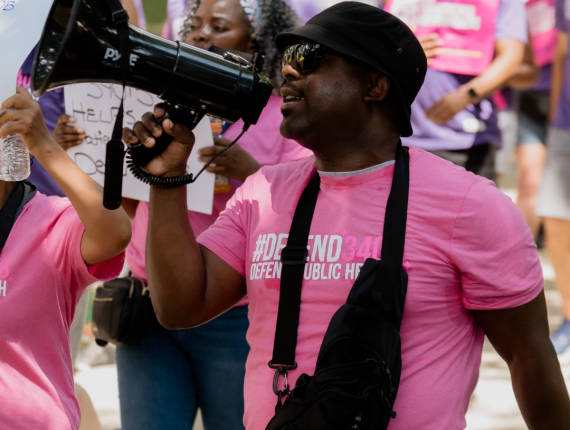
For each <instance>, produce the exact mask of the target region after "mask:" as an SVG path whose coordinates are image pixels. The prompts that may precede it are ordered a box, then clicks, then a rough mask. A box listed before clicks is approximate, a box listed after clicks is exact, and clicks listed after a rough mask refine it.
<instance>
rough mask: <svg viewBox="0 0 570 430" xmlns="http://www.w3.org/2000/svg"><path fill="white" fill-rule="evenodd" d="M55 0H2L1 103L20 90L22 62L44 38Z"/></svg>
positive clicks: (0, 4) (0, 13)
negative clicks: (45, 27) (17, 84)
mask: <svg viewBox="0 0 570 430" xmlns="http://www.w3.org/2000/svg"><path fill="white" fill-rule="evenodd" d="M51 5H52V1H51V0H0V40H1V41H2V49H0V64H1V65H2V67H0V103H2V102H3V101H4V100H6V99H7V98H8V97H11V96H13V95H14V94H16V78H17V76H18V71H19V70H20V67H22V63H23V62H24V60H25V59H26V58H27V57H28V54H29V53H30V52H31V51H32V49H33V48H34V46H36V44H37V43H38V41H39V40H40V36H41V35H42V30H43V28H44V24H45V22H46V19H47V16H48V13H49V11H50V8H51Z"/></svg>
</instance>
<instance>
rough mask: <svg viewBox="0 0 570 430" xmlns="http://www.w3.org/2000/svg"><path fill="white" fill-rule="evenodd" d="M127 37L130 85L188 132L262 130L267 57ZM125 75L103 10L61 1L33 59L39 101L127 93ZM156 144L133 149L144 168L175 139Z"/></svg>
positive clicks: (99, 0)
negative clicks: (65, 93)
mask: <svg viewBox="0 0 570 430" xmlns="http://www.w3.org/2000/svg"><path fill="white" fill-rule="evenodd" d="M128 31H129V39H130V59H129V65H130V68H129V73H128V78H127V82H126V83H127V85H128V86H130V87H134V88H137V89H141V90H144V91H147V92H149V93H152V94H155V95H157V96H158V97H160V98H161V99H163V100H164V101H165V102H166V103H167V105H168V106H167V117H170V118H172V120H173V121H175V122H178V123H181V124H183V125H185V126H186V127H188V128H189V129H193V128H194V127H195V126H196V125H197V124H198V123H199V122H200V120H201V119H202V118H203V117H204V115H210V117H214V119H215V120H220V121H227V122H230V123H234V122H236V121H238V120H239V119H242V120H243V121H244V123H245V124H246V125H251V124H256V123H257V120H258V119H259V116H260V114H261V111H262V110H263V108H264V107H265V106H266V104H267V101H268V100H269V97H270V95H271V92H272V90H273V84H272V83H271V81H270V80H269V79H268V78H266V77H265V76H262V75H260V74H259V73H258V71H259V69H260V68H261V65H262V63H263V57H262V56H259V55H257V54H254V55H253V56H251V55H248V54H244V53H239V52H234V51H228V50H223V49H220V48H217V47H214V46H213V47H212V48H211V49H210V50H209V51H206V50H203V49H199V48H196V47H193V46H190V45H187V44H184V43H180V42H172V41H170V40H167V39H163V38H161V37H158V36H155V35H153V34H151V33H149V32H147V31H144V30H142V29H140V28H138V27H136V26H134V25H132V24H130V23H129V25H128ZM121 72H122V71H121V53H120V48H119V36H118V32H117V28H116V26H115V24H114V21H113V16H112V13H111V11H110V10H109V8H108V7H107V5H106V4H105V2H104V1H103V0H55V1H54V3H53V6H52V8H51V11H50V13H49V16H48V19H47V21H46V25H45V28H44V31H43V34H42V37H41V39H40V42H39V44H38V48H37V50H36V56H35V59H34V66H33V69H32V77H31V87H32V91H33V93H34V95H35V96H40V95H42V94H43V93H44V92H45V91H48V90H51V89H55V88H59V87H61V86H64V85H69V84H77V83H86V82H103V83H110V84H118V85H121V84H122V82H123V79H122V73H121ZM165 118H166V117H165ZM156 140H157V142H156V145H155V146H154V147H153V148H151V149H149V148H146V147H144V146H143V145H142V144H137V145H132V146H131V148H130V150H129V152H130V155H131V157H132V159H133V161H134V163H135V164H136V165H137V166H142V167H144V166H146V165H147V164H148V162H149V161H150V160H152V159H153V158H154V157H156V156H157V155H159V154H160V153H162V152H163V151H164V150H165V149H166V148H167V147H168V145H169V144H170V142H171V141H172V137H171V136H169V135H167V134H166V133H163V136H161V138H159V139H156ZM121 179H122V178H121ZM119 204H120V202H119ZM119 204H117V205H116V206H117V207H118V205H119ZM106 207H107V205H106Z"/></svg>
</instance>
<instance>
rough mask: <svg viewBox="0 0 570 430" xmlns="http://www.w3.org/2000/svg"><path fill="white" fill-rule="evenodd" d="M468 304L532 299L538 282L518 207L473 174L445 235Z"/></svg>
mask: <svg viewBox="0 0 570 430" xmlns="http://www.w3.org/2000/svg"><path fill="white" fill-rule="evenodd" d="M451 258H452V261H453V263H454V264H455V265H456V266H457V268H458V269H459V271H460V276H461V285H462V290H463V305H464V306H465V307H466V308H468V309H477V310H487V309H508V308H514V307H517V306H522V305H524V304H526V303H528V302H530V301H532V300H533V299H535V298H536V297H537V296H538V294H539V293H540V291H542V288H543V285H544V281H543V278H542V268H541V265H540V260H539V258H538V253H537V252H536V246H535V244H534V242H533V240H532V235H531V234H530V230H529V228H528V227H527V225H526V222H525V220H524V218H523V216H522V214H521V213H520V211H519V209H518V208H517V207H516V206H515V204H514V203H513V202H512V201H511V199H510V198H509V197H507V196H506V195H505V194H503V193H502V192H501V191H499V190H498V189H497V188H496V187H495V186H494V185H493V184H492V183H491V182H490V181H488V180H486V179H484V178H479V177H478V178H477V179H476V180H475V181H474V182H473V184H472V186H471V189H470V190H469V191H468V192H467V195H466V196H465V199H464V202H463V205H462V207H461V209H460V212H459V214H458V215H457V219H456V222H455V228H454V231H453V236H452V239H451Z"/></svg>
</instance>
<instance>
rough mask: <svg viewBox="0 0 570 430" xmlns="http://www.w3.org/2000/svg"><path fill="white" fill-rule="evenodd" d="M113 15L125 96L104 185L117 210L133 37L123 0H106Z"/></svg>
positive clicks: (107, 158)
mask: <svg viewBox="0 0 570 430" xmlns="http://www.w3.org/2000/svg"><path fill="white" fill-rule="evenodd" d="M105 3H106V4H107V7H108V8H109V11H110V12H111V16H112V19H113V24H115V27H116V29H117V36H118V37H119V49H120V53H121V72H122V77H123V95H122V97H121V104H120V105H119V111H118V112H117V117H116V118H115V125H114V126H113V134H112V136H111V140H110V141H109V142H108V143H107V150H106V153H105V183H104V186H103V206H105V208H107V209H117V208H119V207H120V206H121V203H122V194H123V159H124V157H125V149H124V146H123V139H122V134H123V115H124V106H123V105H124V101H125V87H126V86H127V80H128V77H129V62H130V52H131V46H130V44H131V41H130V39H129V15H128V13H127V11H126V10H125V9H123V6H122V5H121V2H120V1H119V0H105Z"/></svg>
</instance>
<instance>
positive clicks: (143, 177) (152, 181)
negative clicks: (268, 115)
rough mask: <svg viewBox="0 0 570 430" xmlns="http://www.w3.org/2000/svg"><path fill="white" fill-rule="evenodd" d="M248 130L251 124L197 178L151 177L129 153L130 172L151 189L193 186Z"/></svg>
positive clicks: (128, 165)
mask: <svg viewBox="0 0 570 430" xmlns="http://www.w3.org/2000/svg"><path fill="white" fill-rule="evenodd" d="M248 128H249V124H246V125H245V126H244V128H243V130H242V131H241V133H240V134H239V136H238V137H236V138H235V140H234V141H233V142H232V143H230V144H229V145H228V146H226V147H225V148H224V149H222V150H221V151H220V152H219V153H218V154H217V155H216V156H215V157H214V158H212V159H211V160H210V161H208V162H207V163H206V164H205V165H204V167H202V170H200V171H199V172H198V174H197V175H196V176H194V174H193V173H187V174H185V175H180V176H174V177H172V178H163V177H161V176H154V175H151V174H150V173H147V172H145V171H144V170H143V169H142V168H141V167H140V166H137V165H136V164H135V162H134V160H133V159H132V156H131V154H130V153H129V152H127V167H128V168H129V170H130V171H131V173H132V174H133V176H134V177H135V178H137V179H138V180H139V181H142V182H144V183H145V184H148V185H150V186H151V187H156V188H177V187H181V186H183V185H188V184H192V183H194V182H196V180H197V179H198V177H199V176H200V175H201V174H202V172H203V171H204V170H206V169H207V168H208V166H209V165H210V164H212V163H213V162H214V161H215V160H216V158H218V157H219V156H220V155H222V154H223V153H224V152H226V151H227V150H228V149H230V148H231V147H232V146H233V145H234V144H235V143H236V142H237V141H238V140H240V138H241V137H242V136H243V134H244V133H245V132H246V131H247V129H248Z"/></svg>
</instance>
